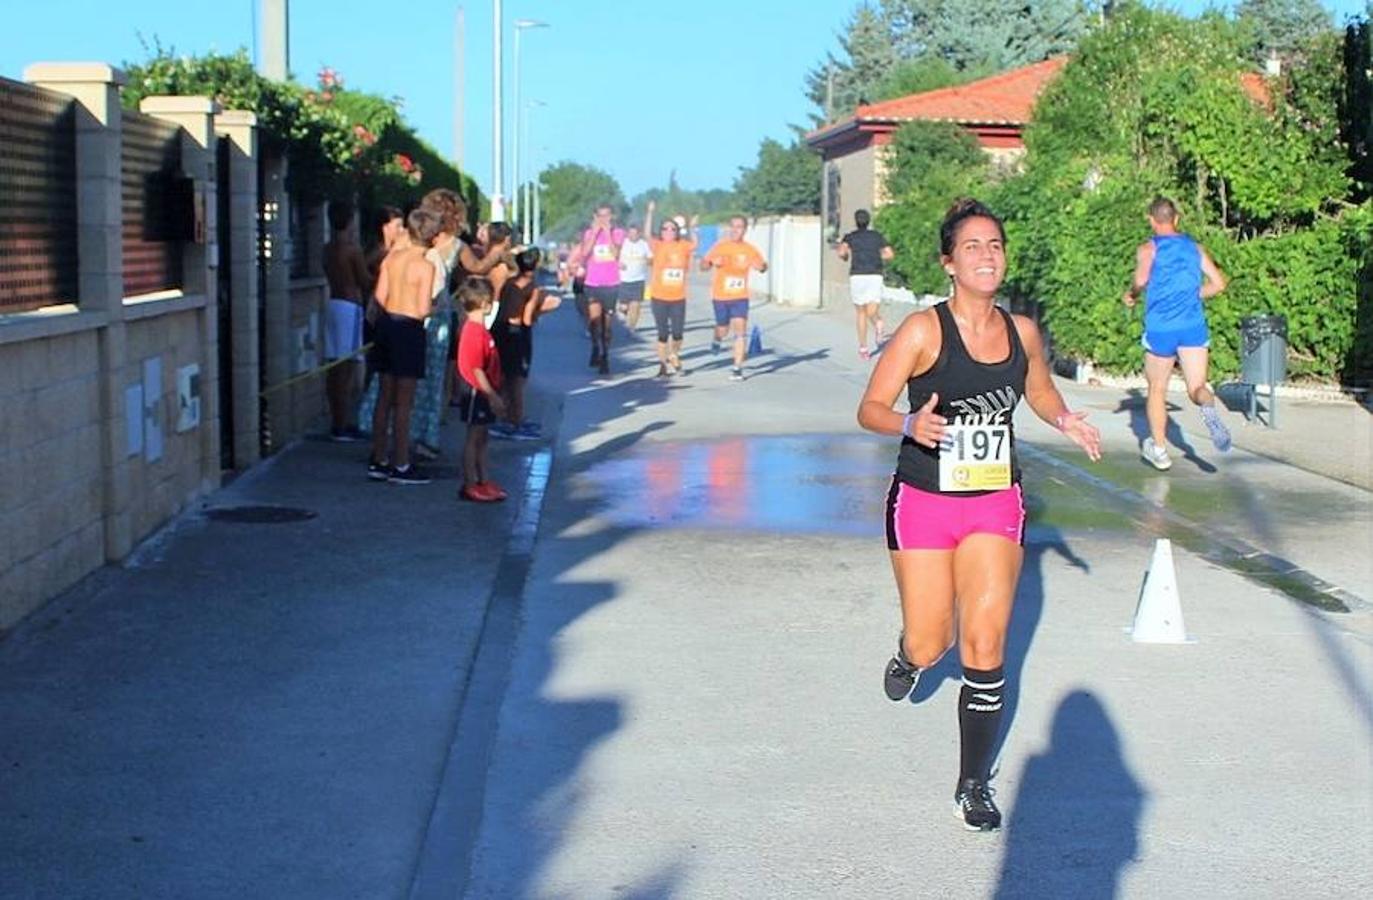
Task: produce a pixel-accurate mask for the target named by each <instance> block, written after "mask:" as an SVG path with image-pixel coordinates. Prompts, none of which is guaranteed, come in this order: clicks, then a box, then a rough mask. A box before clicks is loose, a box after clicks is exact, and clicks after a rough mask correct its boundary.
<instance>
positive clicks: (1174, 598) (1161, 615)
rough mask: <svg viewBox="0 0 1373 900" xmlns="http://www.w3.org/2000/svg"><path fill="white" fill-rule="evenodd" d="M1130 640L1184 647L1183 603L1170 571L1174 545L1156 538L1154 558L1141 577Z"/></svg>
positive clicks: (1185, 631)
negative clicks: (1142, 585) (1181, 645)
mask: <svg viewBox="0 0 1373 900" xmlns="http://www.w3.org/2000/svg"><path fill="white" fill-rule="evenodd" d="M1130 638H1131V640H1133V641H1135V642H1136V643H1140V644H1187V643H1191V642H1190V641H1188V640H1187V629H1186V628H1185V627H1183V624H1182V600H1181V598H1179V597H1178V577H1177V571H1176V570H1175V569H1174V568H1173V543H1172V541H1169V540H1168V539H1167V538H1159V539H1158V541H1156V542H1155V543H1154V558H1153V560H1151V561H1150V563H1149V572H1148V574H1146V575H1145V576H1144V589H1143V590H1142V591H1140V595H1139V605H1138V606H1137V607H1135V624H1134V627H1133V628H1132V629H1130Z"/></svg>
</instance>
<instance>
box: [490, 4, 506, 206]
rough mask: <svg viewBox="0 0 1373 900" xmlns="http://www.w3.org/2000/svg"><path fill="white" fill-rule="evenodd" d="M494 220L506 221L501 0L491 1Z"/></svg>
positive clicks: (492, 198) (492, 201)
mask: <svg viewBox="0 0 1373 900" xmlns="http://www.w3.org/2000/svg"><path fill="white" fill-rule="evenodd" d="M491 21H492V25H491V221H493V222H502V221H504V220H505V172H504V171H503V170H502V168H501V162H502V157H504V156H505V143H504V141H503V139H502V136H501V118H502V115H503V113H504V110H503V109H501V93H502V90H501V0H491Z"/></svg>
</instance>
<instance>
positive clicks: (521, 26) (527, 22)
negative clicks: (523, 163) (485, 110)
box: [510, 19, 548, 221]
mask: <svg viewBox="0 0 1373 900" xmlns="http://www.w3.org/2000/svg"><path fill="white" fill-rule="evenodd" d="M547 27H548V23H547V22H540V21H539V20H538V19H516V20H515V151H514V159H512V160H511V165H510V168H511V169H512V170H514V173H515V195H514V197H513V198H512V199H513V200H514V201H515V218H516V220H519V221H522V220H521V219H520V112H521V110H522V107H521V106H520V33H521V32H523V31H524V30H525V29H526V28H547ZM524 212H525V216H528V214H529V210H528V209H526V210H525V211H524Z"/></svg>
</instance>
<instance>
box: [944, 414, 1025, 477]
mask: <svg viewBox="0 0 1373 900" xmlns="http://www.w3.org/2000/svg"><path fill="white" fill-rule="evenodd" d="M1010 486H1011V427H1010V426H1009V425H957V424H955V425H949V426H947V427H946V428H945V429H944V442H943V443H942V444H940V446H939V489H940V490H941V491H952V492H957V491H997V490H1001V489H1003V488H1008V487H1010Z"/></svg>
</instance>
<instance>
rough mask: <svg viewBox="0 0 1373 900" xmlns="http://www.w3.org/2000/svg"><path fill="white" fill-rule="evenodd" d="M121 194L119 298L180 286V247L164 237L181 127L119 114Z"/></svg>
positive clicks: (177, 168) (178, 160)
mask: <svg viewBox="0 0 1373 900" xmlns="http://www.w3.org/2000/svg"><path fill="white" fill-rule="evenodd" d="M121 151H122V153H123V160H122V171H121V179H120V181H121V193H122V208H123V217H122V218H123V246H124V295H125V296H133V295H135V294H149V293H152V292H153V291H165V290H170V289H173V288H179V287H181V286H182V258H181V251H182V244H181V241H180V240H177V239H174V238H172V237H170V236H169V235H170V233H171V232H172V231H174V230H175V228H174V226H175V224H176V223H170V225H169V222H168V219H169V217H171V216H172V215H173V210H171V209H170V208H169V207H170V206H171V204H172V203H173V200H174V197H175V189H176V186H177V185H178V184H179V177H178V176H179V175H180V173H181V129H180V128H178V127H177V126H175V125H172V124H170V123H168V122H164V121H162V120H160V119H155V118H153V117H152V116H145V115H142V114H141V113H136V112H132V111H130V110H125V111H124V116H123V130H122V135H121Z"/></svg>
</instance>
